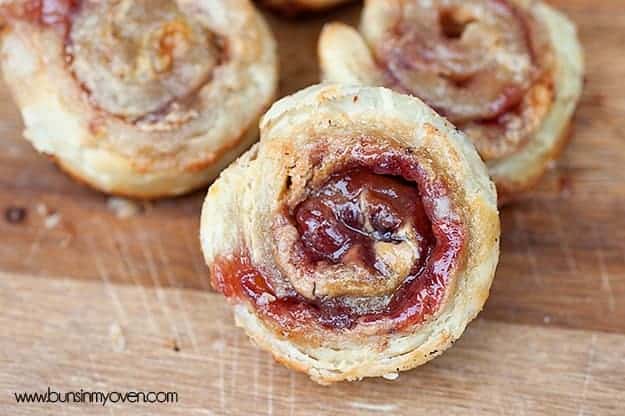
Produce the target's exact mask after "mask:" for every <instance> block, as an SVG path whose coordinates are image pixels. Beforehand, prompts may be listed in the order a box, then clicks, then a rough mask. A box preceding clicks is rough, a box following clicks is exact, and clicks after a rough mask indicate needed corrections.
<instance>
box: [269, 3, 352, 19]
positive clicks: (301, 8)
mask: <svg viewBox="0 0 625 416" xmlns="http://www.w3.org/2000/svg"><path fill="white" fill-rule="evenodd" d="M353 1H354V0H258V2H259V3H261V4H263V5H265V6H267V7H269V8H271V9H273V10H276V11H278V12H281V13H283V14H285V15H287V16H294V15H299V14H302V13H305V12H319V11H323V10H328V9H331V8H332V7H336V6H338V5H340V4H344V3H349V2H353Z"/></svg>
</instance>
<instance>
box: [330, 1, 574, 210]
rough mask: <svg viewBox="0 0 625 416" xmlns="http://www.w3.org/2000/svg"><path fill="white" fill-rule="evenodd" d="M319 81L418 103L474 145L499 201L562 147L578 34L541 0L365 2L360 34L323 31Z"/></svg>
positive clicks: (532, 178) (334, 28)
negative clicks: (385, 90)
mask: <svg viewBox="0 0 625 416" xmlns="http://www.w3.org/2000/svg"><path fill="white" fill-rule="evenodd" d="M319 56H320V61H321V68H322V72H323V75H324V78H325V79H326V80H329V81H335V82H343V83H347V84H365V85H383V86H387V87H389V88H393V89H395V90H396V91H399V92H402V93H406V94H412V95H415V96H417V97H419V98H421V99H422V100H424V101H425V102H426V103H427V104H429V105H430V106H432V107H433V108H434V109H435V110H436V111H438V112H439V113H440V114H441V115H443V116H445V117H447V118H448V119H449V120H450V121H451V122H453V123H454V124H455V125H456V126H458V127H459V128H461V129H462V130H463V131H464V132H465V133H467V134H468V136H469V137H470V138H471V139H472V141H473V143H474V144H475V146H476V147H477V149H478V152H479V153H480V155H481V156H482V158H483V159H484V160H485V161H486V163H487V165H488V168H489V171H490V174H491V175H492V177H493V179H494V181H495V183H496V185H497V188H498V191H499V194H500V198H502V199H504V200H505V199H509V198H511V197H513V196H514V195H515V194H517V193H518V192H521V191H524V190H526V189H528V188H530V187H531V186H532V185H533V184H534V183H535V182H537V180H538V179H539V178H540V176H541V175H542V174H543V172H544V171H545V169H546V167H547V166H548V164H549V162H550V161H551V160H553V159H554V158H555V157H556V156H557V155H558V153H559V152H560V150H561V149H562V148H563V146H564V144H565V143H566V139H567V133H568V130H569V125H570V122H571V118H572V115H573V112H574V110H575V106H576V104H577V101H578V99H579V96H580V93H581V90H582V76H583V60H582V50H581V46H580V44H579V41H578V39H577V35H576V31H575V26H574V25H573V23H571V22H570V21H569V20H568V19H567V18H566V17H565V16H564V15H562V14H561V13H559V12H557V11H556V10H554V9H553V8H552V7H550V6H548V5H546V4H544V3H543V2H542V1H539V0H432V1H427V2H426V1H418V0H367V1H366V3H365V8H364V11H363V15H362V21H361V26H360V32H358V31H356V30H354V29H353V28H351V27H349V26H346V25H344V24H340V23H332V24H328V25H327V26H326V27H325V28H324V30H323V32H322V35H321V38H320V40H319Z"/></svg>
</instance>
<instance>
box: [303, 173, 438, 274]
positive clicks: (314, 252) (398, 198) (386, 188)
mask: <svg viewBox="0 0 625 416" xmlns="http://www.w3.org/2000/svg"><path fill="white" fill-rule="evenodd" d="M295 221H296V224H297V228H298V230H299V232H300V235H301V242H302V244H303V247H304V252H305V254H306V256H307V257H308V259H309V261H312V262H315V261H319V260H325V261H328V262H330V263H334V264H336V263H340V262H342V261H343V260H344V258H345V255H346V254H347V253H348V252H351V253H356V255H357V256H358V257H359V260H360V261H361V263H363V264H364V265H365V266H367V267H369V268H370V269H372V270H374V271H378V272H380V271H381V269H380V267H378V265H377V264H376V258H375V253H374V251H373V244H374V243H375V242H376V241H384V242H391V243H392V242H399V241H401V238H400V237H399V236H398V235H397V231H398V230H399V228H400V227H401V226H402V225H403V224H404V223H405V222H406V221H410V223H411V224H412V226H413V228H414V230H415V232H416V234H417V235H420V236H421V237H422V240H421V243H422V244H421V247H420V250H419V251H420V252H421V253H427V252H428V246H429V245H431V243H432V232H431V225H430V221H429V220H428V218H427V216H426V215H425V211H424V209H423V204H422V203H421V197H420V195H419V192H418V191H417V189H416V187H415V186H414V184H412V185H411V184H409V183H408V182H406V181H403V180H402V179H401V178H397V177H393V176H386V175H376V174H374V173H371V172H370V171H368V170H363V169H352V170H349V171H346V172H342V173H337V174H334V175H332V177H331V178H330V179H329V180H328V181H327V182H326V184H325V185H323V186H322V187H321V188H320V189H318V190H316V191H315V192H314V193H313V194H312V195H311V196H310V197H309V198H308V199H307V200H306V201H304V202H302V203H301V204H300V205H299V206H298V207H297V208H296V209H295ZM351 257H352V258H353V257H354V256H351Z"/></svg>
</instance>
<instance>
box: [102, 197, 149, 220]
mask: <svg viewBox="0 0 625 416" xmlns="http://www.w3.org/2000/svg"><path fill="white" fill-rule="evenodd" d="M106 205H107V206H108V208H109V209H110V210H111V211H112V212H113V213H114V214H115V216H116V217H117V218H121V219H126V218H130V217H134V216H135V215H137V214H138V213H139V212H141V207H140V206H139V204H137V203H136V202H134V201H131V200H129V199H126V198H120V197H116V196H113V197H110V198H109V199H108V200H107V202H106Z"/></svg>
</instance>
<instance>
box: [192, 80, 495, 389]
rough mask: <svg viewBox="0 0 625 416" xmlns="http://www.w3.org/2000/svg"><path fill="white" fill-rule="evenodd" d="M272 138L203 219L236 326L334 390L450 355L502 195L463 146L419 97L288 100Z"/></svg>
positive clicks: (473, 305)
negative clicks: (345, 382)
mask: <svg viewBox="0 0 625 416" xmlns="http://www.w3.org/2000/svg"><path fill="white" fill-rule="evenodd" d="M260 128H261V139H260V142H259V143H258V144H257V145H255V146H254V147H253V148H252V149H251V150H249V151H248V152H247V153H245V154H244V155H243V156H242V157H241V158H239V159H238V160H237V161H236V162H235V163H234V164H232V165H231V166H230V167H228V168H227V169H226V170H224V172H223V173H222V174H221V175H220V177H219V178H218V179H217V180H216V181H215V182H214V183H213V185H212V186H211V187H210V188H209V190H208V194H207V196H206V200H205V202H204V206H203V209H202V220H201V230H200V235H201V243H202V249H203V253H204V256H205V259H206V262H207V264H208V266H209V270H210V278H211V282H212V285H213V287H214V288H215V289H216V290H218V291H219V292H221V293H223V294H224V295H225V296H226V297H227V298H228V300H229V301H230V303H231V304H232V305H233V307H234V314H235V318H236V322H237V324H238V325H239V326H241V327H243V328H244V329H245V331H246V332H247V333H248V335H249V336H250V337H251V338H252V339H253V340H254V342H255V343H256V344H258V345H259V346H260V347H261V348H264V349H266V350H268V351H270V352H271V353H272V354H273V355H274V357H275V358H276V360H278V361H279V362H281V363H283V364H285V365H286V366H288V367H290V368H293V369H295V370H298V371H302V372H305V373H307V374H308V375H309V376H310V377H311V378H312V379H313V380H315V381H317V382H319V383H322V384H328V383H332V382H336V381H341V380H358V379H361V378H363V377H377V376H386V377H391V378H394V377H396V376H397V374H398V373H399V372H400V371H403V370H408V369H411V368H414V367H416V366H418V365H421V364H423V363H425V362H427V361H429V360H431V359H432V358H434V357H436V356H438V355H440V354H441V353H442V352H443V351H444V350H445V349H447V348H448V347H449V346H450V345H451V344H452V343H453V342H454V341H455V340H456V339H458V338H459V337H460V336H461V334H462V332H463V331H464V329H465V327H466V325H467V324H468V323H469V322H470V321H471V320H472V319H473V318H474V317H475V316H476V315H477V314H478V312H479V311H480V310H481V308H482V305H483V304H484V302H485V301H486V298H487V297H488V292H489V288H490V285H491V282H492V279H493V275H494V272H495V267H496V265H497V262H498V257H499V216H498V212H497V196H496V193H495V187H494V185H493V183H492V182H491V181H490V180H489V178H488V175H487V172H486V168H485V166H484V164H483V162H482V161H481V160H480V158H479V156H478V154H477V153H476V151H475V149H474V147H473V146H472V145H471V143H470V142H469V141H468V139H467V138H466V137H465V135H464V134H463V133H461V132H460V131H458V130H457V129H456V128H454V127H453V126H452V125H451V124H450V123H448V122H447V121H445V120H444V119H443V118H442V117H440V116H438V115H437V114H436V113H435V112H434V111H433V110H431V109H430V108H429V107H427V106H426V105H425V104H423V102H421V101H420V100H418V99H417V98H413V97H410V96H408V95H402V94H399V93H396V92H393V91H391V90H389V89H386V88H375V87H347V86H339V85H319V86H313V87H309V88H307V89H305V90H303V91H300V92H298V93H296V94H294V95H292V96H289V97H286V98H284V99H282V100H280V101H278V102H277V103H276V104H274V105H273V106H272V108H271V109H270V110H269V112H268V113H267V114H265V116H264V117H263V118H262V120H261V125H260Z"/></svg>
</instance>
